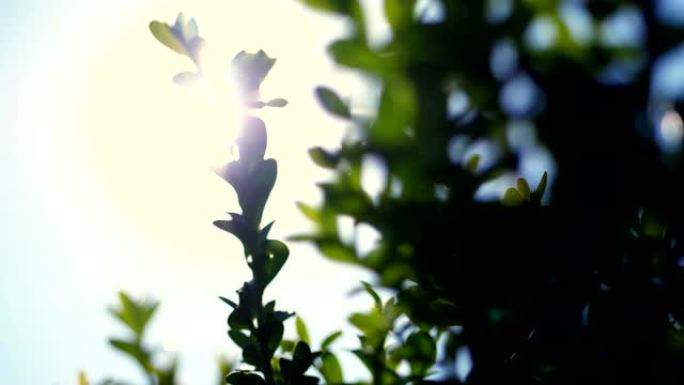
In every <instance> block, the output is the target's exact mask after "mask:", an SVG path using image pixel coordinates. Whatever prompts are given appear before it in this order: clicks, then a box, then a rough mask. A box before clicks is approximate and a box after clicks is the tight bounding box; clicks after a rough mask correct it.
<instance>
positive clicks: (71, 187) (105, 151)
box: [0, 0, 367, 385]
mask: <svg viewBox="0 0 684 385" xmlns="http://www.w3.org/2000/svg"><path fill="white" fill-rule="evenodd" d="M179 11H182V12H184V13H185V14H186V15H188V16H189V17H194V18H196V19H197V21H198V23H199V26H200V33H201V35H203V36H204V37H205V38H206V39H207V40H208V43H209V49H210V55H209V56H210V57H211V58H212V62H213V63H214V65H215V70H216V72H217V73H220V72H222V71H223V72H225V70H227V68H228V63H229V62H230V59H231V58H232V57H233V56H234V55H235V53H237V52H238V51H240V50H242V49H246V50H248V51H256V50H257V49H264V50H265V51H266V52H267V53H268V54H269V55H270V56H272V57H276V58H277V59H278V62H277V64H276V66H275V67H274V69H273V71H272V72H271V74H270V75H269V77H268V78H267V80H266V82H265V83H264V85H263V89H262V90H263V95H264V97H265V98H270V97H284V98H286V99H288V100H289V101H290V105H289V106H288V107H287V108H284V109H278V110H273V111H268V112H267V113H264V114H263V115H262V116H263V117H264V119H265V120H266V122H267V124H268V126H269V135H270V137H269V140H270V143H269V154H270V156H272V157H275V158H276V159H277V160H278V161H279V163H280V167H279V171H280V175H279V180H278V182H277V184H276V187H275V189H274V191H273V193H272V195H271V197H272V198H271V200H270V202H269V205H268V207H267V209H266V212H265V215H264V219H265V220H272V219H276V220H277V222H276V225H275V227H274V230H273V231H272V236H274V237H276V238H284V237H286V236H287V235H291V234H294V233H298V232H303V231H306V230H307V229H308V223H307V221H306V220H305V219H304V218H303V217H302V216H301V215H300V214H299V213H298V212H297V210H296V208H295V206H294V202H295V201H298V200H302V201H306V202H312V203H315V202H316V201H317V200H318V199H319V196H318V192H317V190H316V187H315V185H314V182H315V181H316V180H321V179H323V178H325V177H326V175H325V174H323V173H322V172H321V171H319V170H318V169H317V168H316V167H315V166H313V165H312V163H311V162H310V160H309V159H308V156H307V155H306V149H307V148H308V147H310V146H312V145H314V144H318V145H324V146H330V147H332V146H334V145H335V143H337V142H338V141H339V139H340V136H341V135H342V134H343V132H344V124H343V123H341V122H339V121H336V120H335V119H334V118H331V117H330V116H327V115H325V114H324V113H323V112H322V111H321V109H320V108H319V107H318V105H317V104H316V102H315V100H314V97H313V88H314V87H315V86H316V85H318V84H326V85H331V86H334V87H335V88H337V89H339V90H342V93H343V94H344V93H345V90H348V92H347V94H349V93H351V90H359V89H362V82H361V81H360V80H359V79H356V78H354V77H352V76H351V75H349V74H345V73H341V72H339V71H337V70H335V69H334V68H333V65H332V63H331V62H330V60H329V59H328V58H327V57H326V56H325V55H324V54H323V53H324V50H325V45H326V43H328V42H329V41H330V40H331V39H332V38H333V37H334V36H337V35H339V34H341V33H343V31H344V28H345V26H344V25H343V24H342V23H341V22H339V21H338V20H336V19H333V18H330V17H324V16H321V15H318V14H313V13H310V12H309V11H307V10H305V9H304V8H303V6H301V5H300V4H298V3H297V2H295V1H266V0H264V1H254V0H251V1H239V2H238V1H234V0H221V1H219V0H202V1H198V0H194V1H169V0H154V1H145V2H141V1H136V0H117V1H93V0H70V1H66V0H62V1H59V0H45V1H40V0H31V1H26V0H4V1H3V3H2V10H1V11H0V36H2V37H0V47H1V48H2V51H3V54H2V55H0V69H1V71H0V80H1V81H2V87H3V92H0V127H2V129H1V130H0V133H1V134H0V135H2V138H1V140H0V146H2V151H1V152H0V154H1V155H2V157H3V168H2V169H1V170H2V171H1V172H2V180H3V181H4V183H3V188H2V189H0V194H2V202H3V204H2V206H1V209H2V231H1V232H0V234H1V235H0V237H1V241H0V242H1V244H2V245H3V250H2V251H3V252H2V254H0V271H1V273H0V274H1V278H0V309H2V310H1V311H2V315H1V316H0V380H1V382H2V383H6V384H16V385H29V384H50V385H52V384H60V385H67V384H75V383H76V378H77V373H78V371H79V370H81V369H82V370H85V371H87V373H88V374H89V376H90V377H91V379H93V380H99V379H101V378H103V377H104V376H108V375H114V376H116V377H118V378H122V379H130V380H134V381H137V380H139V379H140V376H139V373H138V372H137V370H136V369H135V368H134V366H133V365H132V364H129V363H128V361H127V358H125V357H122V356H121V355H119V354H118V353H116V352H114V351H112V350H110V349H109V348H108V346H107V344H106V337H107V336H111V335H113V334H116V333H119V334H121V333H122V332H123V329H122V328H121V327H119V325H117V324H116V322H115V321H114V320H112V319H111V317H110V316H109V315H108V314H107V312H106V306H107V305H108V304H112V303H114V302H115V300H116V293H117V291H118V290H120V289H125V290H127V291H129V292H131V293H133V294H135V295H149V296H152V297H154V298H158V299H160V300H161V301H162V306H161V308H160V311H159V313H158V316H157V317H156V320H155V321H154V323H153V326H152V328H153V329H152V330H151V335H150V336H149V337H150V342H154V343H162V344H163V346H164V347H165V348H167V349H170V350H172V351H178V352H180V354H181V357H180V358H181V368H180V377H181V381H182V382H183V383H185V384H211V383H215V380H216V375H217V370H216V364H215V362H216V360H215V359H216V356H217V355H218V354H220V353H225V354H228V355H231V354H232V355H235V354H236V352H237V351H236V349H235V347H234V346H233V344H232V343H231V342H230V341H229V340H228V338H227V336H226V324H225V319H226V316H227V315H228V308H227V307H226V305H225V304H223V303H221V302H220V301H219V300H218V299H217V296H218V295H228V296H230V295H232V294H233V293H234V290H235V289H237V288H238V287H239V286H241V284H242V282H243V281H244V280H245V279H246V278H247V277H248V270H247V267H246V265H245V264H244V260H243V258H242V256H241V249H240V246H239V244H238V243H237V241H235V240H234V239H232V238H231V237H230V236H228V235H227V234H225V233H223V232H221V231H219V230H217V229H215V228H213V226H212V225H211V222H212V221H213V220H215V219H220V218H223V217H225V212H226V211H234V210H236V209H237V208H238V205H237V202H236V200H235V196H234V195H233V192H232V191H231V190H230V187H229V186H228V185H227V184H226V183H225V182H223V181H222V180H221V179H220V178H218V177H217V176H216V175H214V174H213V172H212V171H211V169H210V166H212V165H215V164H217V163H218V162H219V161H224V160H225V161H227V160H229V156H230V154H229V152H228V151H227V148H228V147H227V144H228V143H229V141H230V139H231V137H232V135H234V131H233V130H234V124H233V121H234V119H235V116H234V114H232V115H231V108H230V106H229V104H230V103H226V101H229V100H228V99H226V95H224V94H223V93H222V92H221V91H216V90H220V87H219V88H212V86H207V87H200V86H195V87H190V88H183V87H179V86H177V85H176V84H174V83H173V82H172V80H171V79H172V77H173V75H174V74H176V73H177V72H180V71H182V70H187V69H191V68H192V66H191V63H189V62H188V61H187V60H186V59H185V58H183V57H181V56H180V55H176V54H175V53H173V52H172V51H170V50H168V49H166V48H165V47H163V46H162V45H161V44H159V43H158V42H156V41H155V40H154V38H153V37H152V35H151V34H150V33H149V30H148V23H149V22H150V21H151V20H153V19H157V20H163V21H168V22H172V21H173V20H174V19H175V16H176V15H177V13H178V12H179ZM217 85H218V84H217ZM364 277H365V276H364V275H363V273H361V272H360V271H357V270H354V269H351V268H348V267H345V266H340V265H337V264H332V263H330V262H328V261H326V260H324V259H323V258H322V257H320V256H319V255H318V254H317V253H316V252H315V251H314V250H313V249H312V248H310V247H308V246H307V245H297V244H293V245H292V246H291V257H290V260H289V262H288V264H287V265H286V267H285V268H284V270H283V271H282V273H281V275H280V276H279V278H278V279H277V280H276V281H275V282H274V284H273V285H272V286H273V287H272V288H271V289H269V292H267V296H268V297H269V298H274V299H277V301H278V305H279V307H281V308H284V309H288V310H296V311H297V312H298V313H299V314H301V315H302V316H303V317H304V319H305V320H307V321H308V323H309V324H310V329H311V330H310V331H311V334H312V337H313V339H314V340H317V339H319V338H321V337H322V336H323V334H324V333H327V332H330V331H332V330H333V329H335V328H341V327H343V325H345V324H346V321H345V318H346V315H347V314H349V313H350V312H351V311H352V310H354V309H356V310H361V309H363V308H364V307H365V305H366V304H367V303H366V302H364V301H365V299H363V300H361V301H360V302H359V300H358V299H350V298H349V297H348V296H347V295H346V292H348V291H349V290H350V289H351V288H352V287H353V286H355V285H356V284H357V283H358V281H359V280H360V279H362V278H364ZM289 326H290V330H289V333H292V325H289ZM349 337H352V336H351V335H350V336H349ZM137 382H140V381H137Z"/></svg>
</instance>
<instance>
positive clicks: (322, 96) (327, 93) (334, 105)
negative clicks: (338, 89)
mask: <svg viewBox="0 0 684 385" xmlns="http://www.w3.org/2000/svg"><path fill="white" fill-rule="evenodd" d="M316 97H317V98H318V101H319V102H320V103H321V105H322V106H323V108H325V110H326V111H328V112H329V113H331V114H333V115H335V116H339V117H341V118H349V117H351V113H350V112H349V107H348V106H347V104H346V103H345V102H343V101H342V99H341V98H340V97H339V96H338V95H337V93H335V91H333V90H332V89H330V88H328V87H316Z"/></svg>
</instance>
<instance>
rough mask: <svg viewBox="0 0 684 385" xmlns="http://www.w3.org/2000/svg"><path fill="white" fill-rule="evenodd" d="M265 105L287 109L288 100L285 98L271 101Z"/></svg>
mask: <svg viewBox="0 0 684 385" xmlns="http://www.w3.org/2000/svg"><path fill="white" fill-rule="evenodd" d="M264 105H265V106H269V107H285V106H287V100H285V99H283V98H276V99H271V100H269V101H268V102H266V103H264Z"/></svg>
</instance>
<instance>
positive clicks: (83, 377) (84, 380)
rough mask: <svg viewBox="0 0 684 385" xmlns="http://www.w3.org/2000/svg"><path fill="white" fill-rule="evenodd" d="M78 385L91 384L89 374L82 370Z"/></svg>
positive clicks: (79, 374)
mask: <svg viewBox="0 0 684 385" xmlns="http://www.w3.org/2000/svg"><path fill="white" fill-rule="evenodd" d="M78 385H90V381H88V376H87V375H86V373H85V372H84V371H82V370H81V371H80V372H78Z"/></svg>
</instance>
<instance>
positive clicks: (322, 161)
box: [309, 147, 339, 169]
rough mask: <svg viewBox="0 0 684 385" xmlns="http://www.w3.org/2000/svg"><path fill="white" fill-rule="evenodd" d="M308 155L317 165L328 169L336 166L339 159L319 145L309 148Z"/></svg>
mask: <svg viewBox="0 0 684 385" xmlns="http://www.w3.org/2000/svg"><path fill="white" fill-rule="evenodd" d="M309 157H310V158H311V160H313V161H314V163H316V164H317V165H318V166H320V167H323V168H328V169H334V168H335V167H337V163H338V161H339V158H338V157H337V156H336V155H335V154H332V153H330V152H329V151H327V150H325V149H323V148H321V147H312V148H310V149H309Z"/></svg>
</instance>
